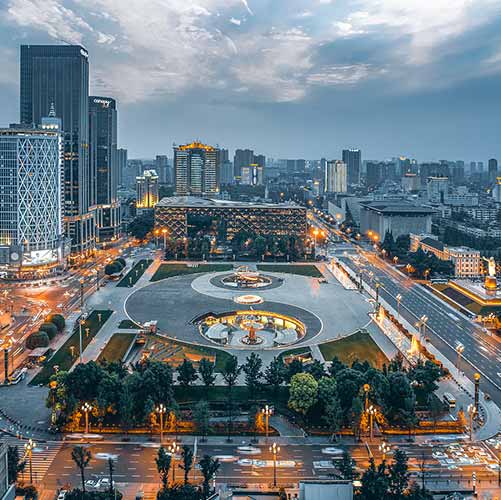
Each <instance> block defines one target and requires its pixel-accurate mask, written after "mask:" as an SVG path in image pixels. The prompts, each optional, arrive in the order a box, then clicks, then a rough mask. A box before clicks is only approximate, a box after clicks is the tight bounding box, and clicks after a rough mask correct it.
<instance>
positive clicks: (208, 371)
mask: <svg viewBox="0 0 501 500" xmlns="http://www.w3.org/2000/svg"><path fill="white" fill-rule="evenodd" d="M214 368H215V367H214V363H213V362H212V361H211V360H210V359H208V358H202V359H201V360H200V363H199V364H198V373H199V374H200V377H201V378H202V381H203V383H204V385H205V387H206V388H207V389H208V388H209V387H211V386H213V385H214V382H215V381H216V376H215V375H214Z"/></svg>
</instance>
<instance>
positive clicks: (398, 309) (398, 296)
mask: <svg viewBox="0 0 501 500" xmlns="http://www.w3.org/2000/svg"><path fill="white" fill-rule="evenodd" d="M395 298H396V299H397V318H398V321H400V302H401V300H402V294H400V293H399V294H397V296H396V297H395Z"/></svg>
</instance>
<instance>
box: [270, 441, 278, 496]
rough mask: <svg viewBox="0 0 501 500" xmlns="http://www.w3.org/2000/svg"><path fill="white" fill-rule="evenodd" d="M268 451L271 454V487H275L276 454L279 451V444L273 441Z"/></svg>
mask: <svg viewBox="0 0 501 500" xmlns="http://www.w3.org/2000/svg"><path fill="white" fill-rule="evenodd" d="M270 451H271V453H272V454H273V487H274V488H276V487H277V455H278V454H279V453H280V446H278V445H277V443H273V444H272V445H271V446H270Z"/></svg>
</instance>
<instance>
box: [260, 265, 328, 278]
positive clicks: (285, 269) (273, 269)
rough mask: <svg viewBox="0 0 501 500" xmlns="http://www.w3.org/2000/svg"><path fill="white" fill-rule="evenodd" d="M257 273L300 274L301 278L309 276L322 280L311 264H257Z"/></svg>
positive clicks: (320, 274)
mask: <svg viewBox="0 0 501 500" xmlns="http://www.w3.org/2000/svg"><path fill="white" fill-rule="evenodd" d="M257 268H258V269H259V271H263V272H267V271H268V272H270V273H287V274H300V275H301V276H310V277H312V278H322V277H323V275H322V273H321V272H320V271H319V270H318V269H317V266H314V265H313V264H305V265H304V266H301V265H299V264H284V265H280V264H258V265H257Z"/></svg>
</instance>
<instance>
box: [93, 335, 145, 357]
mask: <svg viewBox="0 0 501 500" xmlns="http://www.w3.org/2000/svg"><path fill="white" fill-rule="evenodd" d="M135 338H136V334H135V333H115V334H114V335H113V337H111V339H110V340H109V341H108V343H107V344H106V347H105V348H104V349H103V350H102V351H101V354H100V355H99V357H98V358H97V361H104V360H106V361H110V362H112V361H121V360H122V359H123V357H124V356H125V353H126V352H127V351H128V350H129V347H130V345H131V344H132V342H134V339H135Z"/></svg>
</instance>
